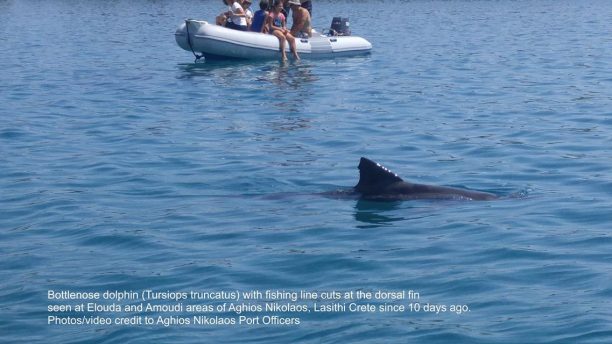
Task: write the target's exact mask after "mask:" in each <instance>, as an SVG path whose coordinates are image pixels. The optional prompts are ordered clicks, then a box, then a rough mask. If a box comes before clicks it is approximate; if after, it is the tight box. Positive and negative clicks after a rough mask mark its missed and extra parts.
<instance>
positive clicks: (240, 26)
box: [225, 22, 247, 31]
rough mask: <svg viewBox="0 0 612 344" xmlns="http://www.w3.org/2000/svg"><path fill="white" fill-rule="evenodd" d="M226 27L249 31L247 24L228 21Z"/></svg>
mask: <svg viewBox="0 0 612 344" xmlns="http://www.w3.org/2000/svg"><path fill="white" fill-rule="evenodd" d="M225 27H226V28H228V29H232V30H240V31H247V27H246V25H245V26H242V25H236V24H234V22H227V24H225Z"/></svg>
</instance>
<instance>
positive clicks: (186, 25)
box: [185, 19, 204, 63]
mask: <svg viewBox="0 0 612 344" xmlns="http://www.w3.org/2000/svg"><path fill="white" fill-rule="evenodd" d="M185 29H186V30H187V44H189V49H191V52H192V53H193V56H194V57H195V60H194V61H193V63H197V62H198V60H199V59H201V58H202V57H204V54H200V55H198V54H196V52H195V51H194V50H193V45H192V44H191V35H190V34H189V19H186V20H185Z"/></svg>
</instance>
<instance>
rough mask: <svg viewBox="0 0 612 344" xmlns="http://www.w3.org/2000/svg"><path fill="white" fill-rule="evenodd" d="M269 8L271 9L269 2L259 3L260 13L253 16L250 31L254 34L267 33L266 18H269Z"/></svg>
mask: <svg viewBox="0 0 612 344" xmlns="http://www.w3.org/2000/svg"><path fill="white" fill-rule="evenodd" d="M268 7H270V5H269V3H268V0H261V1H260V2H259V11H257V12H255V14H254V15H253V22H252V23H251V27H250V30H251V31H254V32H262V33H267V32H268V31H267V30H266V26H265V25H264V24H265V22H266V18H267V17H268Z"/></svg>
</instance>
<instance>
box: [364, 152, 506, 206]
mask: <svg viewBox="0 0 612 344" xmlns="http://www.w3.org/2000/svg"><path fill="white" fill-rule="evenodd" d="M354 189H355V191H357V192H358V193H360V194H361V196H362V198H366V199H380V200H406V199H467V200H478V201H481V200H492V199H495V198H497V196H495V195H493V194H490V193H486V192H480V191H473V190H466V189H458V188H452V187H448V186H435V185H425V184H413V183H409V182H406V181H404V180H403V179H402V178H400V177H399V176H398V175H397V174H395V173H393V172H391V171H390V170H389V169H388V168H386V167H384V166H382V165H381V164H379V163H376V162H374V161H372V160H370V159H367V158H363V157H362V158H361V160H360V161H359V182H358V183H357V185H355V188H354Z"/></svg>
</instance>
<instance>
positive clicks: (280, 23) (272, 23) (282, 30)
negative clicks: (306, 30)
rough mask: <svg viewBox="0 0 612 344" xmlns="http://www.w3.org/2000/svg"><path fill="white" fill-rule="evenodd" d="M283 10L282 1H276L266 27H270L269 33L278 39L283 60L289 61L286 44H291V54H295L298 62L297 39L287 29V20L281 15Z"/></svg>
mask: <svg viewBox="0 0 612 344" xmlns="http://www.w3.org/2000/svg"><path fill="white" fill-rule="evenodd" d="M282 8H283V1H282V0H274V7H272V11H271V12H270V14H268V18H267V19H266V25H267V26H268V32H269V33H270V34H272V35H274V36H276V37H277V38H278V41H279V45H280V51H281V55H282V58H283V61H286V60H287V53H286V52H285V44H286V43H285V42H289V47H290V49H291V52H292V53H293V57H295V59H296V60H299V59H300V57H299V55H298V53H297V48H296V45H295V37H293V36H292V35H291V32H289V30H287V28H286V19H285V16H284V15H283V14H282V13H281V9H282Z"/></svg>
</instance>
